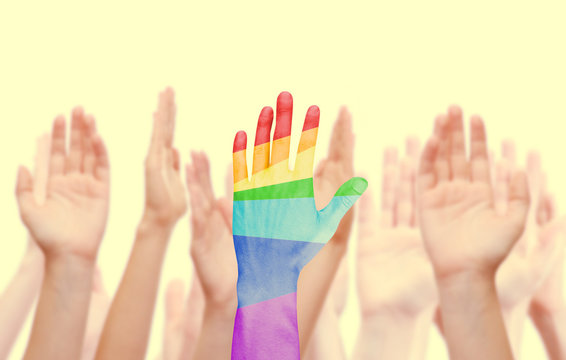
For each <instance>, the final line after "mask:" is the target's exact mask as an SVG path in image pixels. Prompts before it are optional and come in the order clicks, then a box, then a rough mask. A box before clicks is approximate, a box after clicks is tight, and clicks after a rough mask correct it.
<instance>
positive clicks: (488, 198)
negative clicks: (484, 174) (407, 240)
mask: <svg viewBox="0 0 566 360" xmlns="http://www.w3.org/2000/svg"><path fill="white" fill-rule="evenodd" d="M421 200H422V202H421V217H422V227H423V232H424V234H426V236H425V241H426V244H427V247H428V249H429V252H430V256H431V257H432V259H433V261H434V262H435V263H436V264H438V266H439V267H440V268H442V269H444V270H447V271H457V270H459V269H460V268H461V267H466V266H468V265H472V264H476V265H477V264H482V265H491V264H493V263H494V262H496V260H497V259H499V258H500V257H501V256H504V254H506V253H508V251H509V250H510V248H511V247H512V246H513V244H514V241H513V239H516V238H517V237H518V236H519V235H520V232H521V230H522V226H521V224H509V223H507V222H500V221H499V217H498V216H497V215H496V213H495V210H494V208H493V206H492V203H493V201H492V190H491V186H490V185H489V184H487V183H470V182H463V181H462V182H460V181H453V182H449V183H445V184H442V185H439V186H438V187H436V188H435V189H433V190H432V191H430V192H427V193H424V194H423V195H422V198H421ZM478 229H482V231H485V235H483V236H481V237H478V236H475V235H474V234H476V233H477V230H478ZM472 237H473V238H472ZM427 239H434V241H427Z"/></svg>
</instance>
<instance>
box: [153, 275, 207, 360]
mask: <svg viewBox="0 0 566 360" xmlns="http://www.w3.org/2000/svg"><path fill="white" fill-rule="evenodd" d="M203 308H204V297H203V294H202V288H201V286H200V283H199V281H198V278H197V277H193V280H192V285H191V289H190V291H189V295H188V296H187V298H186V299H185V292H184V285H183V281H182V280H180V279H174V280H171V281H170V282H169V284H168V286H167V292H166V294H165V328H164V332H163V353H162V356H161V358H162V359H163V360H180V359H182V360H190V359H192V358H193V354H194V351H195V347H196V345H197V340H198V336H199V334H200V328H201V322H202V313H203Z"/></svg>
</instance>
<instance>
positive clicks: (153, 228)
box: [137, 208, 176, 237]
mask: <svg viewBox="0 0 566 360" xmlns="http://www.w3.org/2000/svg"><path fill="white" fill-rule="evenodd" d="M175 223H176V221H175V222H169V221H163V219H161V218H159V217H158V216H157V215H156V214H155V213H154V212H153V211H151V210H150V209H147V208H146V209H145V211H144V213H143V215H142V219H141V221H140V223H139V225H138V229H137V231H138V234H140V235H164V236H167V237H169V236H170V235H171V233H172V232H173V228H174V226H175Z"/></svg>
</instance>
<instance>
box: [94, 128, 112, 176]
mask: <svg viewBox="0 0 566 360" xmlns="http://www.w3.org/2000/svg"><path fill="white" fill-rule="evenodd" d="M92 148H93V152H94V158H95V166H94V176H95V178H96V179H98V180H100V181H102V182H105V183H107V182H108V180H109V178H110V160H109V159H108V151H107V150H106V145H105V144H104V141H103V140H102V138H101V137H100V135H98V134H94V136H93V138H92Z"/></svg>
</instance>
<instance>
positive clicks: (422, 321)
mask: <svg viewBox="0 0 566 360" xmlns="http://www.w3.org/2000/svg"><path fill="white" fill-rule="evenodd" d="M406 152H407V156H406V157H405V158H404V159H403V161H401V162H400V163H399V161H398V160H397V150H396V149H395V148H389V149H386V151H385V155H384V161H383V182H382V196H381V212H380V214H379V216H377V214H376V212H375V209H374V200H373V199H372V197H371V192H369V191H368V192H367V193H366V194H364V195H363V196H362V198H361V199H360V211H359V215H358V254H357V258H358V261H357V266H358V271H357V282H358V283H357V289H358V294H359V299H360V307H361V312H362V325H361V330H360V332H359V334H360V335H359V339H358V342H357V344H356V347H355V350H354V358H356V359H373V358H382V357H383V358H411V359H416V358H423V357H424V356H425V353H426V352H425V348H426V341H427V337H426V336H425V335H423V334H427V333H428V329H429V327H430V325H431V324H432V318H433V313H434V309H435V308H436V305H437V301H438V300H437V297H438V296H437V290H436V284H435V280H434V275H433V271H432V266H431V264H430V260H429V259H428V257H427V254H426V251H425V248H424V243H423V240H422V238H421V234H420V232H419V229H418V224H417V214H416V210H417V209H416V203H415V194H414V189H415V176H416V166H417V157H418V155H419V147H418V141H417V140H416V139H414V138H409V139H407V150H406ZM384 334H387V335H384ZM377 354H379V356H377Z"/></svg>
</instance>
